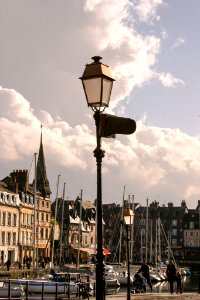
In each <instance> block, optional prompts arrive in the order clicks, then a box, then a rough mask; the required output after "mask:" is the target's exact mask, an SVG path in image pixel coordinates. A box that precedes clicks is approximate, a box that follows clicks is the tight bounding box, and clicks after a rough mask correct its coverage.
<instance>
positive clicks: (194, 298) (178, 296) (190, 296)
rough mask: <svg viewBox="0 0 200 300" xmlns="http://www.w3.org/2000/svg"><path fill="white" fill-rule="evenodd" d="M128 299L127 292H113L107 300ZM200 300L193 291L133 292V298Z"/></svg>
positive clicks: (145, 299) (91, 299) (140, 299)
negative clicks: (171, 292) (179, 292)
mask: <svg viewBox="0 0 200 300" xmlns="http://www.w3.org/2000/svg"><path fill="white" fill-rule="evenodd" d="M89 299H90V300H95V297H90V298H89ZM115 299H116V300H126V299H127V294H126V293H123V294H122V293H120V294H112V295H106V300H115ZM169 299H176V300H189V299H190V300H200V294H199V293H197V292H196V293H195V292H191V293H189V292H188V293H187V292H186V293H183V294H176V293H173V294H170V293H140V294H131V300H169Z"/></svg>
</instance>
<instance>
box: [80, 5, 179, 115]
mask: <svg viewBox="0 0 200 300" xmlns="http://www.w3.org/2000/svg"><path fill="white" fill-rule="evenodd" d="M162 5H164V3H163V1H162V0H140V1H129V0H123V1H116V0H109V1H108V0H103V1H98V0H96V1H90V0H87V1H86V2H85V6H84V11H85V13H86V14H87V15H88V18H90V23H92V24H93V26H92V27H87V28H86V30H87V35H88V36H90V37H91V41H92V42H93V43H94V44H95V45H96V47H97V49H98V50H99V52H100V53H102V54H104V53H105V54H106V56H107V57H109V62H110V66H111V71H112V75H113V77H114V78H115V79H116V80H117V83H116V84H115V88H114V89H113V93H112V103H111V106H112V109H115V108H116V107H117V106H118V105H123V103H122V102H123V100H124V99H125V98H126V97H127V96H129V95H130V93H131V92H132V90H133V89H134V88H135V87H142V86H143V85H144V84H145V83H148V82H150V81H152V80H155V79H156V80H158V81H159V82H160V83H161V84H163V85H164V86H168V87H174V86H175V85H177V84H179V83H181V82H182V81H181V80H180V79H178V78H175V77H174V76H173V75H171V74H169V73H166V72H163V73H160V72H158V71H157V70H156V64H157V57H158V55H159V54H160V51H161V39H160V38H159V37H157V36H155V35H153V34H141V33H140V32H139V31H138V29H137V22H136V16H139V19H140V22H141V21H143V22H148V21H149V20H151V21H152V22H153V21H155V20H158V19H159V16H158V14H157V13H158V9H159V7H161V6H162ZM161 34H162V33H161ZM166 34H167V33H165V36H166Z"/></svg>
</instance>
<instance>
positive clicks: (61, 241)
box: [59, 183, 65, 266]
mask: <svg viewBox="0 0 200 300" xmlns="http://www.w3.org/2000/svg"><path fill="white" fill-rule="evenodd" d="M64 201H65V183H64V187H63V202H62V216H61V228H60V259H59V266H61V261H62V244H63V217H64V207H65V206H64Z"/></svg>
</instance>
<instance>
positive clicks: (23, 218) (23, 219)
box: [22, 214, 25, 225]
mask: <svg viewBox="0 0 200 300" xmlns="http://www.w3.org/2000/svg"><path fill="white" fill-rule="evenodd" d="M22 224H23V225H25V214H22Z"/></svg>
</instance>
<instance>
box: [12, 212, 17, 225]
mask: <svg viewBox="0 0 200 300" xmlns="http://www.w3.org/2000/svg"><path fill="white" fill-rule="evenodd" d="M16 225H17V215H16V214H13V226H16Z"/></svg>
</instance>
